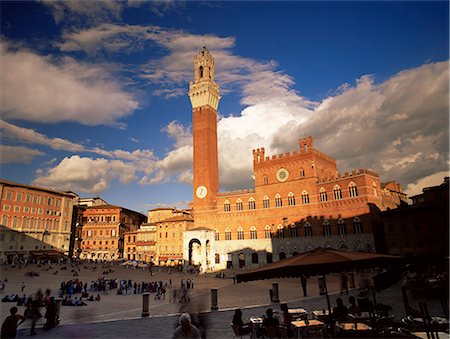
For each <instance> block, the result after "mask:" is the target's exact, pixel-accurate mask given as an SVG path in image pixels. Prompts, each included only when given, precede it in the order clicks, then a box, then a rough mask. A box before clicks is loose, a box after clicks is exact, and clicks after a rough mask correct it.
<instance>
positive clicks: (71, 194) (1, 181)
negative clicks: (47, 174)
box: [0, 179, 79, 198]
mask: <svg viewBox="0 0 450 339" xmlns="http://www.w3.org/2000/svg"><path fill="white" fill-rule="evenodd" d="M0 185H4V186H12V187H14V186H15V187H23V188H28V189H32V190H36V191H44V192H48V193H53V194H58V195H64V196H67V197H72V198H75V197H79V195H78V194H76V193H74V192H64V191H56V190H53V189H51V188H44V187H39V186H34V185H27V184H21V183H18V182H14V181H8V180H4V179H0Z"/></svg>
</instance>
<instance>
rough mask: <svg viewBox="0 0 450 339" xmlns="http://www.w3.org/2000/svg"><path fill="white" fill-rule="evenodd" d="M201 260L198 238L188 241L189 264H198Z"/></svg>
mask: <svg viewBox="0 0 450 339" xmlns="http://www.w3.org/2000/svg"><path fill="white" fill-rule="evenodd" d="M201 262H202V244H201V243H200V240H198V239H192V240H191V241H189V265H200V264H201Z"/></svg>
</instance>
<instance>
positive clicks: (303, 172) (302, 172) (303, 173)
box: [300, 168, 305, 178]
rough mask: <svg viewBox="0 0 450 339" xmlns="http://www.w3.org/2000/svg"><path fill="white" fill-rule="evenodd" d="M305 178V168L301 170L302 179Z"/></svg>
mask: <svg viewBox="0 0 450 339" xmlns="http://www.w3.org/2000/svg"><path fill="white" fill-rule="evenodd" d="M304 177H305V170H304V169H303V168H300V178H304Z"/></svg>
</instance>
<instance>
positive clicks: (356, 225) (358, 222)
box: [353, 217, 363, 234]
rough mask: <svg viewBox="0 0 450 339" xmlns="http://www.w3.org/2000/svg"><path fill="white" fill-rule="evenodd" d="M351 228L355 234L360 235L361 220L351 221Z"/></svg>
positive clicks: (361, 230)
mask: <svg viewBox="0 0 450 339" xmlns="http://www.w3.org/2000/svg"><path fill="white" fill-rule="evenodd" d="M353 228H354V230H355V234H362V232H363V229H362V223H361V219H359V218H358V217H356V218H355V219H353Z"/></svg>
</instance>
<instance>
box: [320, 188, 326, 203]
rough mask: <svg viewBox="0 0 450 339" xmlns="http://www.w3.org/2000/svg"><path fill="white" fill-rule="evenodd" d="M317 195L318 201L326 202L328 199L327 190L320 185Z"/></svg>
mask: <svg viewBox="0 0 450 339" xmlns="http://www.w3.org/2000/svg"><path fill="white" fill-rule="evenodd" d="M319 196H320V202H326V201H327V200H328V197H327V191H325V188H323V187H322V188H321V189H320V192H319Z"/></svg>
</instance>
